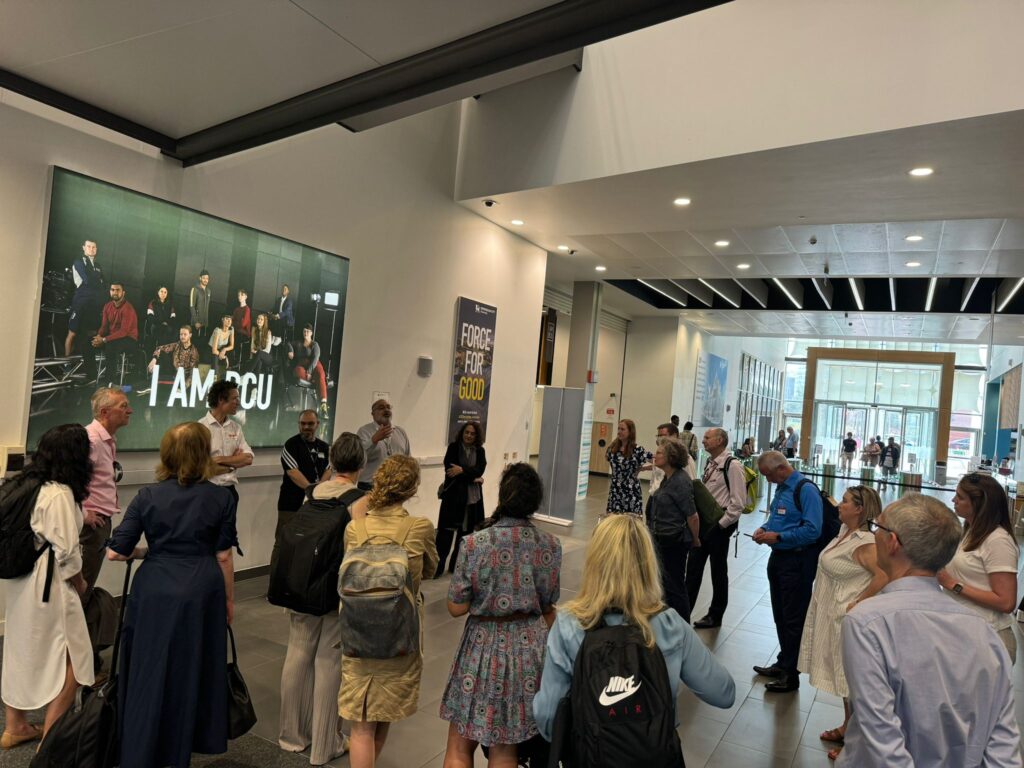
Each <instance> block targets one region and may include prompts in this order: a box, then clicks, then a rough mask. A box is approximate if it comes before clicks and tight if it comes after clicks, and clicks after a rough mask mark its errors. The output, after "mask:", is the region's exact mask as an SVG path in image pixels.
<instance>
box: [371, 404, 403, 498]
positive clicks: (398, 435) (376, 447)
mask: <svg viewBox="0 0 1024 768" xmlns="http://www.w3.org/2000/svg"><path fill="white" fill-rule="evenodd" d="M370 415H371V416H373V421H371V422H370V423H369V424H364V425H363V426H361V427H360V428H359V432H358V434H359V439H360V440H362V441H363V448H364V449H365V450H366V466H365V467H363V471H362V474H360V475H359V487H360V488H362V489H363V490H364V491H369V490H371V489H372V488H373V475H374V473H375V472H376V471H377V469H378V468H379V467H380V465H381V464H382V463H383V462H384V459H386V458H388V457H389V456H394V455H395V454H396V453H400V454H402V455H403V456H411V455H412V447H411V446H410V445H409V436H408V435H407V434H406V433H405V430H404V429H402V428H401V427H399V426H396V425H395V424H392V423H391V403H389V402H388V401H387V400H384V399H380V400H377V401H376V402H374V404H373V405H371V406H370Z"/></svg>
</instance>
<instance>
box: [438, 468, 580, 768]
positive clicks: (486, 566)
mask: <svg viewBox="0 0 1024 768" xmlns="http://www.w3.org/2000/svg"><path fill="white" fill-rule="evenodd" d="M543 495H544V488H543V486H542V484H541V481H540V477H539V476H538V475H537V472H536V470H534V469H533V467H531V466H530V465H529V464H512V465H511V466H509V467H508V468H507V469H506V470H505V471H504V473H502V476H501V484H500V485H499V487H498V508H497V509H496V510H495V511H494V515H493V516H492V517H490V518H489V519H488V520H487V521H486V522H485V523H484V524H483V527H482V528H481V529H480V530H479V531H477V532H476V533H473V534H470V535H469V536H467V537H466V538H465V539H464V540H463V543H462V551H461V552H459V557H458V562H457V563H456V566H455V573H454V575H453V576H452V581H451V586H450V587H449V589H448V612H449V613H450V614H451V615H452V616H464V615H466V614H467V613H468V614H469V620H468V621H467V622H466V629H465V631H464V632H463V633H462V644H461V645H460V646H459V652H458V654H456V656H455V661H454V662H453V663H452V670H451V674H450V676H449V678H448V685H447V687H446V688H445V692H444V696H443V697H442V699H441V718H442V719H443V720H447V721H448V722H449V723H450V725H449V727H448V746H447V752H446V754H445V758H444V766H445V768H471V766H472V765H473V752H474V751H475V750H476V747H477V745H478V744H482V745H484V746H486V747H488V748H489V752H490V754H489V759H488V765H490V766H492V767H495V766H508V767H509V768H514V766H515V765H516V753H517V746H516V745H517V744H520V743H522V742H524V741H527V740H529V739H531V738H533V736H535V735H536V734H537V725H536V723H535V722H534V720H533V696H534V694H535V693H536V692H537V688H538V686H539V684H540V671H541V667H542V666H543V661H544V644H545V643H546V642H547V634H548V628H549V627H550V626H551V624H552V623H553V622H554V619H555V603H556V602H557V601H558V574H559V569H560V568H561V564H562V545H561V544H560V543H559V541H558V539H556V538H555V537H554V536H552V535H551V534H549V533H545V532H544V531H541V530H538V529H537V528H535V527H534V526H533V523H532V522H531V521H530V516H531V515H533V513H534V512H536V511H537V509H538V508H539V507H540V502H541V498H542V497H543Z"/></svg>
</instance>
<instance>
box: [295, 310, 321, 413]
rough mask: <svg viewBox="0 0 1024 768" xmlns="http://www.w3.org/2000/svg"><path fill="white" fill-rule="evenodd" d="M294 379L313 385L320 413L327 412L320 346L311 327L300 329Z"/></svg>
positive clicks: (306, 326) (307, 325)
mask: <svg viewBox="0 0 1024 768" xmlns="http://www.w3.org/2000/svg"><path fill="white" fill-rule="evenodd" d="M294 373H295V378H297V379H301V380H302V381H308V382H309V383H311V384H313V385H314V386H315V387H316V388H317V391H319V393H320V412H321V413H326V412H327V374H326V373H324V367H323V365H321V363H320V345H319V344H317V343H316V341H315V340H314V339H313V326H312V325H310V324H308V323H307V324H306V325H305V326H303V328H302V343H301V344H299V345H297V347H296V350H295V369H294Z"/></svg>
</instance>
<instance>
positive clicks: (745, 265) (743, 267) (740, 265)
mask: <svg viewBox="0 0 1024 768" xmlns="http://www.w3.org/2000/svg"><path fill="white" fill-rule="evenodd" d="M736 269H750V265H749V264H737V265H736Z"/></svg>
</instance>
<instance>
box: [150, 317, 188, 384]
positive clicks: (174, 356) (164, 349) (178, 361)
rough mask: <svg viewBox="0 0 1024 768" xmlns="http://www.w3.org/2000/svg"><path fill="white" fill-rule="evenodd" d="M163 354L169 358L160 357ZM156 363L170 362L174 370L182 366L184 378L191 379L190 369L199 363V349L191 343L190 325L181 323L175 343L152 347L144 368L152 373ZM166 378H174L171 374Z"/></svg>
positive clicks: (164, 364)
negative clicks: (151, 353) (151, 352)
mask: <svg viewBox="0 0 1024 768" xmlns="http://www.w3.org/2000/svg"><path fill="white" fill-rule="evenodd" d="M163 355H169V360H168V358H163V359H161V357H162V356H163ZM157 364H159V365H161V366H166V365H168V364H170V365H173V366H174V368H175V370H176V369H178V368H184V369H185V378H186V380H189V381H191V379H192V369H193V368H195V367H196V366H197V365H199V350H198V349H196V348H195V347H194V346H193V345H192V326H190V325H183V326H181V328H179V329H178V341H177V343H175V344H163V345H161V346H159V347H157V348H156V349H154V350H153V356H152V357H151V358H150V360H149V365H148V366H147V369H146V370H148V371H149V372H150V373H152V372H153V368H154V367H155V366H156V365H157ZM167 378H174V376H173V374H172V375H171V376H169V377H167ZM147 391H148V390H147Z"/></svg>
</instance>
